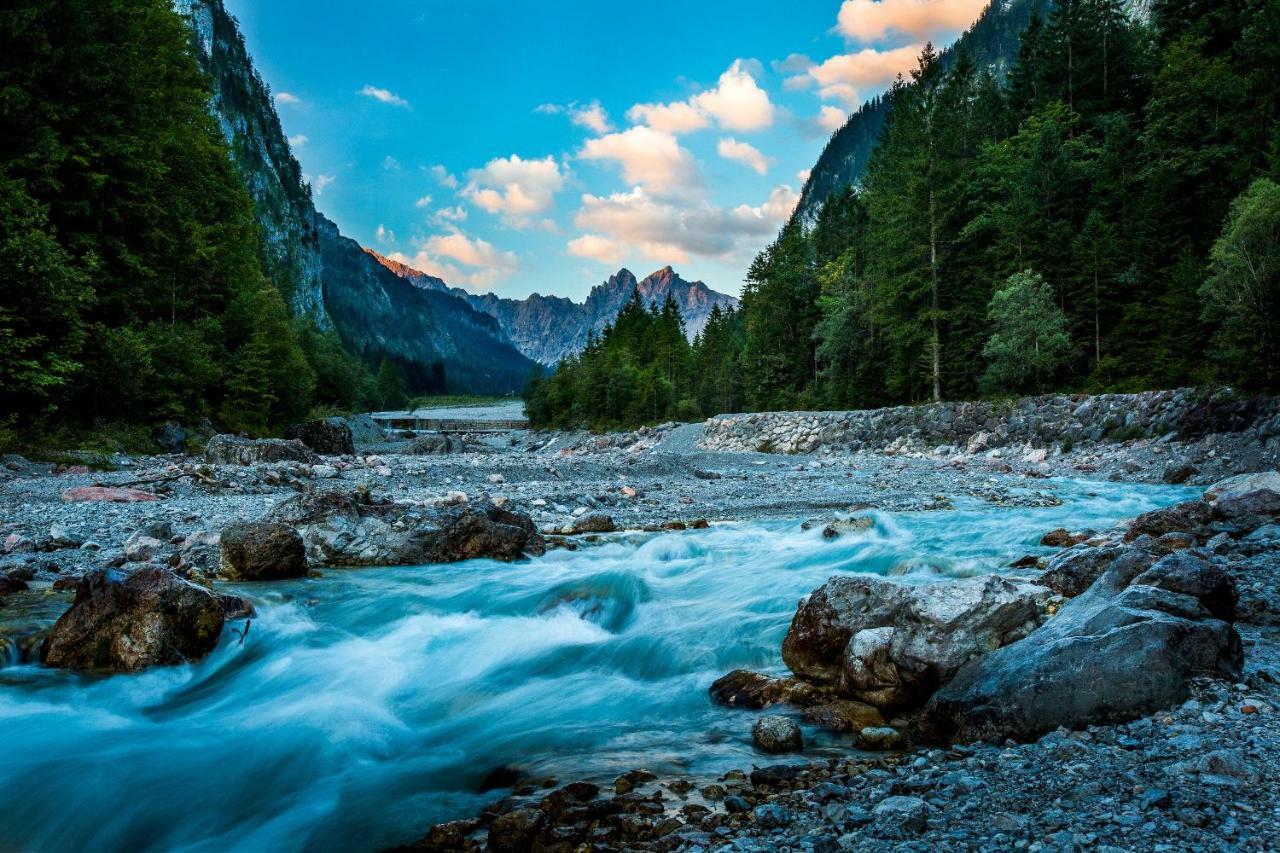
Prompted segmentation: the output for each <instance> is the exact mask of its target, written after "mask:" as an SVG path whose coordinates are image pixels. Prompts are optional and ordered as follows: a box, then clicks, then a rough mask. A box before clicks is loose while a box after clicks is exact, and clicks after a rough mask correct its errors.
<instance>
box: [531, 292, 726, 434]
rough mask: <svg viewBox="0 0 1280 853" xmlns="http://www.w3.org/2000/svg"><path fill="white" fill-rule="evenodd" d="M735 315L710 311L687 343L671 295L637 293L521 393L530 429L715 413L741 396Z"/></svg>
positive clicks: (619, 425) (631, 424)
mask: <svg viewBox="0 0 1280 853" xmlns="http://www.w3.org/2000/svg"><path fill="white" fill-rule="evenodd" d="M736 323H737V320H736V316H735V314H734V313H733V312H729V313H724V312H721V311H720V310H719V308H718V307H717V308H713V309H712V313H711V316H710V318H709V320H708V323H707V327H706V329H704V330H703V333H702V334H701V335H699V336H698V339H697V340H696V341H695V343H694V344H693V345H692V346H690V344H689V341H688V338H687V337H686V336H685V329H684V320H683V319H682V318H681V316H680V309H679V307H677V305H676V303H675V301H674V300H673V299H672V298H671V296H669V295H668V297H667V299H666V301H665V303H664V304H663V305H661V306H658V305H654V306H651V307H647V308H646V307H645V305H644V302H643V300H642V299H641V297H640V294H639V292H638V291H637V292H635V293H633V294H632V296H631V299H630V300H628V302H627V304H626V305H624V306H623V307H622V310H621V311H619V312H618V316H617V318H615V320H614V321H613V323H611V324H610V325H608V326H606V327H605V329H604V332H603V333H602V334H601V335H600V337H598V338H597V337H595V336H594V335H589V336H588V338H587V345H586V347H585V349H583V351H582V353H581V355H578V356H576V357H573V358H568V359H565V360H563V361H561V362H560V364H559V365H558V366H557V367H556V370H555V372H554V373H553V374H551V375H550V376H544V375H543V374H542V372H541V370H536V371H535V372H534V374H533V375H532V376H531V377H530V378H529V382H528V384H527V385H526V386H525V390H524V400H525V411H526V413H527V414H528V416H529V421H530V423H532V424H533V425H534V426H539V427H545V426H555V427H576V426H587V427H591V428H592V429H613V428H629V427H635V426H639V425H642V424H655V423H660V422H662V421H667V420H689V421H694V420H701V419H702V418H703V412H704V408H703V404H704V403H705V404H706V405H707V406H709V407H711V408H710V409H709V410H710V411H719V406H720V405H721V404H728V406H729V408H730V409H731V408H732V404H733V403H735V402H737V401H738V399H740V398H737V397H735V394H737V393H740V392H738V391H736V390H735V387H736V386H735V384H734V382H733V378H732V376H733V375H734V374H736V372H737V352H738V349H739V347H740V344H738V343H737V340H738V333H737V331H736V329H735V327H736Z"/></svg>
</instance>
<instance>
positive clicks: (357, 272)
mask: <svg viewBox="0 0 1280 853" xmlns="http://www.w3.org/2000/svg"><path fill="white" fill-rule="evenodd" d="M175 8H176V9H177V10H178V12H179V13H182V14H185V15H187V16H188V18H189V20H190V21H191V27H192V33H193V38H192V44H193V50H194V53H195V55H196V59H197V61H198V62H199V63H200V65H201V67H202V68H203V69H204V71H205V73H206V74H208V75H209V77H210V79H211V80H212V81H213V90H214V96H213V103H212V108H213V111H214V114H215V116H216V118H217V119H218V122H219V123H220V124H221V126H222V130H223V133H224V134H225V135H226V137H227V140H228V141H229V142H230V144H231V149H232V152H233V154H234V156H235V159H236V163H237V165H238V167H239V169H240V172H241V174H242V176H243V178H244V181H245V184H246V185H247V186H248V188H249V191H250V194H251V195H252V196H253V200H254V205H255V209H256V214H257V218H258V222H259V224H260V226H261V228H262V254H263V260H264V265H265V269H266V272H267V274H268V276H269V277H270V278H271V279H272V280H273V281H274V282H275V283H276V284H277V286H278V287H279V288H280V289H281V291H282V292H283V293H284V294H285V296H286V297H287V299H288V300H289V303H290V305H291V306H292V307H293V310H294V312H295V313H296V314H298V315H300V316H307V317H310V318H312V319H313V320H314V321H315V322H316V323H317V324H318V325H319V326H320V327H321V328H329V327H332V328H334V329H336V330H337V332H338V334H339V336H340V337H341V338H342V340H343V343H344V344H345V345H346V346H347V347H348V348H349V349H350V350H351V351H352V352H355V353H357V354H359V355H360V356H361V357H362V358H363V359H364V360H365V361H366V362H368V363H369V364H371V365H373V366H375V367H376V366H377V364H378V362H379V361H380V360H381V359H383V358H387V359H389V360H391V361H393V362H395V363H396V364H398V365H399V366H400V367H401V369H402V370H403V371H404V372H405V374H406V375H407V377H408V378H409V384H410V387H411V389H413V390H415V391H444V390H446V389H447V390H449V391H455V392H456V391H472V392H477V393H506V392H511V391H517V390H519V389H520V388H521V387H522V386H523V384H524V381H525V379H526V378H527V377H528V375H529V373H530V372H531V370H532V369H533V362H532V361H530V360H529V359H527V358H525V357H524V356H523V355H521V354H520V352H519V351H518V350H516V348H515V347H513V346H512V345H511V342H510V341H509V340H507V338H506V336H505V335H504V334H503V332H502V328H501V326H500V325H499V324H498V323H497V322H496V321H495V320H494V319H493V318H492V317H490V316H488V314H487V313H486V312H483V311H481V310H477V309H476V308H473V307H472V306H471V305H470V304H468V302H467V301H466V300H464V299H459V298H457V297H456V296H455V295H454V294H452V293H450V292H448V290H447V288H445V289H444V291H443V292H430V291H424V290H422V289H420V288H417V287H414V286H413V285H412V284H411V283H409V282H407V281H405V280H404V279H403V278H401V277H400V276H398V275H396V274H395V273H394V272H392V271H391V270H389V269H387V268H386V267H384V266H383V265H381V264H379V263H378V262H377V261H375V260H374V259H373V258H371V257H369V256H368V255H367V254H365V252H363V251H362V250H361V248H360V246H359V245H358V244H357V243H355V242H354V241H353V240H350V239H347V238H346V237H344V236H342V234H341V233H340V232H339V231H338V228H337V226H336V225H334V223H332V222H330V221H329V220H328V219H326V218H325V217H324V216H323V215H322V214H320V213H319V212H318V211H317V210H316V208H315V204H314V202H313V199H312V195H311V188H310V187H309V186H308V185H307V184H306V181H305V180H304V179H303V177H302V169H301V167H300V166H299V165H298V161H297V160H295V159H294V157H293V154H292V152H291V151H290V149H289V143H288V140H287V139H286V138H285V135H284V131H283V130H282V129H281V127H280V120H279V117H278V116H277V115H276V111H275V106H274V104H273V102H272V99H271V93H270V91H269V90H268V88H267V86H266V84H265V83H264V82H263V80H262V78H261V77H260V76H259V75H258V73H257V72H256V71H255V70H254V67H253V60H252V59H251V57H250V56H249V54H248V51H247V50H246V49H245V45H244V39H243V37H242V36H241V34H240V31H239V28H238V27H237V25H236V22H235V19H233V18H232V17H231V16H230V15H229V14H228V13H227V11H226V9H225V8H224V7H223V5H222V2H221V0H175ZM440 284H441V285H442V286H443V284H444V283H443V282H440Z"/></svg>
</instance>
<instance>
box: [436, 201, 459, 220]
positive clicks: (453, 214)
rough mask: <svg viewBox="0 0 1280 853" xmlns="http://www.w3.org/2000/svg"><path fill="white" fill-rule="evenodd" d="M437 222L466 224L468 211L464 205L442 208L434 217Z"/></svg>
mask: <svg viewBox="0 0 1280 853" xmlns="http://www.w3.org/2000/svg"><path fill="white" fill-rule="evenodd" d="M432 219H434V220H435V221H436V222H466V221H467V209H466V208H465V207H463V206H462V205H460V204H459V205H456V206H454V207H442V208H440V209H439V210H437V211H436V212H435V214H434V215H433V216H432Z"/></svg>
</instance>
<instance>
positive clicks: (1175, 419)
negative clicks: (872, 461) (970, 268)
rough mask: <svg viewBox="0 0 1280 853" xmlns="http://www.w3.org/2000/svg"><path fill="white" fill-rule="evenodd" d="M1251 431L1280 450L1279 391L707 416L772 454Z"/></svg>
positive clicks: (709, 431)
mask: <svg viewBox="0 0 1280 853" xmlns="http://www.w3.org/2000/svg"><path fill="white" fill-rule="evenodd" d="M1222 433H1245V434H1247V435H1246V436H1242V437H1243V438H1245V439H1246V440H1247V441H1248V442H1250V443H1251V442H1253V441H1256V442H1257V443H1259V444H1261V445H1263V446H1264V447H1265V448H1266V449H1267V450H1268V451H1270V452H1272V453H1276V452H1280V398H1275V397H1266V398H1245V397H1240V396H1237V395H1236V394H1234V393H1232V392H1230V391H1227V390H1222V391H1217V392H1212V393H1210V392H1206V391H1203V390H1198V389H1189V388H1186V389H1180V390H1176V391H1148V392H1143V393H1141V394H1102V395H1098V396H1087V395H1082V394H1076V395H1071V394H1054V395H1048V396H1043V397H1026V398H1023V399H1021V400H1016V401H1013V402H986V401H979V402H968V403H931V404H928V405H920V406H896V407H893V408H887V409H869V410H865V411H853V412H761V413H758V414H745V415H725V416H722V417H716V418H711V419H710V420H708V421H707V424H706V432H705V436H704V437H703V440H702V445H703V446H704V447H705V448H706V449H708V450H721V451H724V450H728V451H757V452H772V453H814V452H818V451H823V450H829V451H832V452H835V451H852V452H861V451H882V452H887V453H895V452H927V451H932V450H934V449H936V448H939V447H943V448H946V449H949V450H952V451H954V452H967V453H970V454H974V453H981V452H983V451H988V450H991V449H995V448H1001V447H1011V446H1025V445H1030V446H1031V447H1043V448H1053V447H1057V448H1061V447H1064V446H1065V447H1070V446H1073V445H1078V444H1090V443H1101V442H1121V441H1126V440H1132V439H1138V438H1165V437H1168V440H1170V441H1174V440H1177V441H1181V442H1188V441H1195V440H1197V439H1200V438H1203V437H1205V436H1208V435H1212V434H1222Z"/></svg>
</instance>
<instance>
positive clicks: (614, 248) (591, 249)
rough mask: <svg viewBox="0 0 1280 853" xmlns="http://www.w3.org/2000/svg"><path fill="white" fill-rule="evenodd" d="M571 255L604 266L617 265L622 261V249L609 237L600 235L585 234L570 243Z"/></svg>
mask: <svg viewBox="0 0 1280 853" xmlns="http://www.w3.org/2000/svg"><path fill="white" fill-rule="evenodd" d="M568 248H569V254H571V255H577V256H578V257H580V258H591V259H593V260H597V261H600V262H601V263H603V264H616V263H619V262H620V261H621V260H622V247H621V246H620V245H618V243H617V242H616V241H614V240H610V239H609V238H608V237H601V236H600V235H599V234H583V235H582V236H581V237H578V238H576V239H573V240H570V241H569V246H568Z"/></svg>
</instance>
